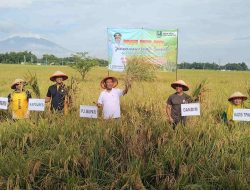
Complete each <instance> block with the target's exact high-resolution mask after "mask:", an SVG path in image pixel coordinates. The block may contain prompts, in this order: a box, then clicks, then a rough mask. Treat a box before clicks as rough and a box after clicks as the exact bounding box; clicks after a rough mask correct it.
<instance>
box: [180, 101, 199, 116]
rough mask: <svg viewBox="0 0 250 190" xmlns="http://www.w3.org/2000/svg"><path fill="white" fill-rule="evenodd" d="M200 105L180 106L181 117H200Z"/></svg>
mask: <svg viewBox="0 0 250 190" xmlns="http://www.w3.org/2000/svg"><path fill="white" fill-rule="evenodd" d="M200 112H201V111H200V104H199V103H192V104H181V116H196V115H200V114H201V113H200Z"/></svg>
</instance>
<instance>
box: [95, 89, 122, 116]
mask: <svg viewBox="0 0 250 190" xmlns="http://www.w3.org/2000/svg"><path fill="white" fill-rule="evenodd" d="M122 95H123V90H121V89H117V88H112V90H111V91H107V90H104V91H102V92H101V94H100V96H99V99H98V103H99V104H102V106H103V117H104V119H109V118H119V117H121V110H120V96H122Z"/></svg>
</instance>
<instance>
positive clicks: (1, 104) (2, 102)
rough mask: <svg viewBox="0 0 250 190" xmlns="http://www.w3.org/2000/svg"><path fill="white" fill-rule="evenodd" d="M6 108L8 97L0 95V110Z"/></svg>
mask: <svg viewBox="0 0 250 190" xmlns="http://www.w3.org/2000/svg"><path fill="white" fill-rule="evenodd" d="M7 109H8V98H4V97H0V110H7Z"/></svg>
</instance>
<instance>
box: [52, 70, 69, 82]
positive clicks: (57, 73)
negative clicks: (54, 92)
mask: <svg viewBox="0 0 250 190" xmlns="http://www.w3.org/2000/svg"><path fill="white" fill-rule="evenodd" d="M56 77H62V78H63V80H67V79H68V76H67V75H66V74H64V73H63V72H62V71H56V72H55V73H54V74H53V75H51V77H50V80H51V81H55V80H56Z"/></svg>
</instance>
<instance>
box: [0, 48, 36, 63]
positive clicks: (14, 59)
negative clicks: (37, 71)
mask: <svg viewBox="0 0 250 190" xmlns="http://www.w3.org/2000/svg"><path fill="white" fill-rule="evenodd" d="M36 62H37V57H36V56H35V55H34V54H32V53H31V52H28V51H24V52H9V53H0V63H9V64H21V63H36Z"/></svg>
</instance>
